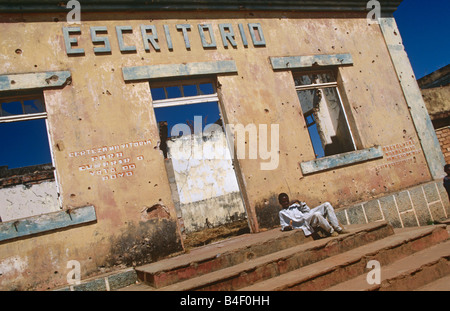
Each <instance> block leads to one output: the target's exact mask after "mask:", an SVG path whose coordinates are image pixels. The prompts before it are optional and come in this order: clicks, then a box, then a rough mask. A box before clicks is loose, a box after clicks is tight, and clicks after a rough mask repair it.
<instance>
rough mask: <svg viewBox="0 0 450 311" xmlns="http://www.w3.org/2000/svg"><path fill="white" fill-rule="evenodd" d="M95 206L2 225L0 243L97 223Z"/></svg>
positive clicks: (0, 227) (0, 224)
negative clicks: (93, 222)
mask: <svg viewBox="0 0 450 311" xmlns="http://www.w3.org/2000/svg"><path fill="white" fill-rule="evenodd" d="M96 220H97V216H96V214H95V208H94V206H84V207H79V208H75V209H73V210H71V211H70V213H68V212H67V211H59V212H55V213H49V214H43V215H38V216H32V217H28V218H23V219H18V220H11V221H7V222H2V223H0V241H5V240H10V239H15V238H20V237H24V236H28V235H32V234H37V233H43V232H48V231H52V230H56V229H62V228H68V227H72V226H75V225H80V224H85V223H89V222H92V221H96Z"/></svg>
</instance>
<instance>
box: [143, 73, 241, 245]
mask: <svg viewBox="0 0 450 311" xmlns="http://www.w3.org/2000/svg"><path fill="white" fill-rule="evenodd" d="M150 89H151V94H152V99H153V108H154V111H155V117H156V121H157V123H158V129H159V134H160V146H159V148H160V149H161V151H162V154H163V155H164V163H165V166H166V171H167V174H168V179H169V183H170V187H171V192H172V199H173V202H174V204H175V208H176V211H177V217H178V221H179V224H180V228H181V230H182V235H183V238H184V244H185V247H186V248H190V247H197V246H201V245H205V244H208V243H211V242H214V241H216V240H218V239H223V238H227V237H229V236H234V235H238V234H243V233H248V232H250V230H249V226H248V222H247V214H246V210H245V206H244V203H243V199H242V195H241V190H240V187H239V183H238V180H237V176H236V172H235V170H234V165H233V159H232V157H231V153H230V149H229V146H228V141H227V137H226V133H225V130H224V127H223V121H222V113H221V110H220V106H219V101H218V96H217V92H216V89H215V84H214V83H213V81H209V80H206V81H204V80H202V81H198V80H196V81H191V80H184V81H176V82H165V83H151V85H150Z"/></svg>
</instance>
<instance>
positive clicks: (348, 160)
mask: <svg viewBox="0 0 450 311" xmlns="http://www.w3.org/2000/svg"><path fill="white" fill-rule="evenodd" d="M382 157H383V150H382V148H381V147H380V146H375V147H372V148H368V149H363V150H358V151H352V152H347V153H342V154H338V155H333V156H329V157H325V158H320V159H315V160H312V161H307V162H301V163H300V168H301V169H302V173H303V175H309V174H314V173H318V172H322V171H327V170H331V169H335V168H339V167H343V166H347V165H353V164H357V163H362V162H365V161H369V160H374V159H379V158H382Z"/></svg>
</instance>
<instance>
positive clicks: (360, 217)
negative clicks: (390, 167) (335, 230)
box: [336, 180, 450, 228]
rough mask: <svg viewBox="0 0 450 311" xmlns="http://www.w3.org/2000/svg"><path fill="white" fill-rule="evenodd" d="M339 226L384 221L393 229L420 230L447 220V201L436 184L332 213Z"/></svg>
mask: <svg viewBox="0 0 450 311" xmlns="http://www.w3.org/2000/svg"><path fill="white" fill-rule="evenodd" d="M336 216H337V217H338V219H339V222H340V223H342V224H343V225H350V224H366V223H373V222H378V221H387V222H388V223H389V224H391V225H392V226H393V227H394V228H407V227H422V226H427V225H431V224H433V223H439V221H442V220H443V219H447V218H449V217H450V201H449V199H448V195H447V192H446V191H445V188H444V186H443V185H442V181H440V180H436V181H432V182H429V183H425V184H422V185H419V186H415V187H411V188H408V189H404V190H401V191H399V192H396V193H392V194H390V195H387V196H384V197H380V198H376V199H373V200H370V201H367V202H361V203H357V204H354V205H352V206H349V207H346V208H342V209H338V210H336Z"/></svg>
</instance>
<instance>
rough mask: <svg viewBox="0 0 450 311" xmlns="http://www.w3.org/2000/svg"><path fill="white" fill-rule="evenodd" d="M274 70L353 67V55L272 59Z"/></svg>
mask: <svg viewBox="0 0 450 311" xmlns="http://www.w3.org/2000/svg"><path fill="white" fill-rule="evenodd" d="M270 63H271V64H272V68H273V69H274V70H276V69H297V68H309V67H313V66H344V65H353V59H352V55H351V54H326V55H308V56H287V57H270Z"/></svg>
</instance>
